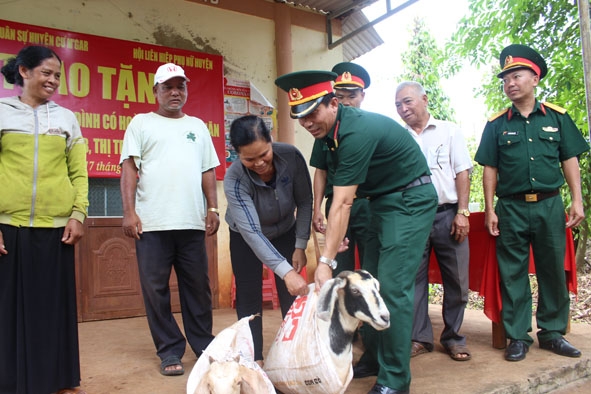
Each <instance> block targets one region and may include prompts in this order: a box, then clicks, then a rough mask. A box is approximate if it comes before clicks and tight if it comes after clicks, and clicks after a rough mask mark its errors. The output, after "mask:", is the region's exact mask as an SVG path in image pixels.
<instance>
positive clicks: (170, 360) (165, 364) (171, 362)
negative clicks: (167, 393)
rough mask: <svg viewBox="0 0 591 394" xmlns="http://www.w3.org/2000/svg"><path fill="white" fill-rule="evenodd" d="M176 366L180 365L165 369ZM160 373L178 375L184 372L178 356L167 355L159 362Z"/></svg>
mask: <svg viewBox="0 0 591 394" xmlns="http://www.w3.org/2000/svg"><path fill="white" fill-rule="evenodd" d="M176 366H180V368H172V369H167V368H169V367H176ZM160 373H161V374H162V375H164V376H178V375H182V374H184V373H185V368H184V367H183V363H182V362H181V359H180V358H178V357H177V356H168V357H166V358H165V359H164V360H162V362H161V363H160Z"/></svg>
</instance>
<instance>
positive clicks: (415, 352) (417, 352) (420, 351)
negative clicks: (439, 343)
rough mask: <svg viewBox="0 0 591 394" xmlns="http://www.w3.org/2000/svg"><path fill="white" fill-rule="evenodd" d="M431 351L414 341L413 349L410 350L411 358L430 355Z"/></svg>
mask: <svg viewBox="0 0 591 394" xmlns="http://www.w3.org/2000/svg"><path fill="white" fill-rule="evenodd" d="M429 352H430V350H429V349H427V348H426V347H425V345H423V344H422V343H421V342H415V341H412V347H411V348H410V356H411V357H416V356H418V355H420V354H425V353H429Z"/></svg>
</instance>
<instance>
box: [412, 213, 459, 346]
mask: <svg viewBox="0 0 591 394" xmlns="http://www.w3.org/2000/svg"><path fill="white" fill-rule="evenodd" d="M456 213H457V209H455V208H450V209H447V210H444V211H441V212H438V213H436V214H435V221H434V222H433V227H432V229H431V233H430V234H429V239H428V240H427V245H426V247H425V251H424V254H423V261H422V262H421V266H420V267H419V272H418V273H417V278H416V282H415V300H414V319H413V328H412V340H413V341H416V342H421V343H423V345H424V346H425V347H426V348H427V349H429V350H433V326H432V325H431V319H429V258H430V255H431V251H432V250H433V251H434V252H435V256H436V257H437V261H438V263H439V269H440V271H441V279H442V282H443V291H444V294H443V308H442V314H443V322H444V328H443V332H442V333H441V338H440V342H441V345H442V346H443V347H444V348H447V347H448V346H451V345H456V344H457V345H465V343H466V337H464V336H463V335H460V333H459V332H460V328H461V326H462V322H463V320H464V310H465V308H466V304H467V303H468V283H469V276H468V269H469V263H470V249H469V246H468V238H466V239H464V242H462V243H461V244H459V243H458V242H457V241H455V240H454V238H453V236H452V235H451V234H450V231H451V226H452V223H453V220H454V218H455V216H456Z"/></svg>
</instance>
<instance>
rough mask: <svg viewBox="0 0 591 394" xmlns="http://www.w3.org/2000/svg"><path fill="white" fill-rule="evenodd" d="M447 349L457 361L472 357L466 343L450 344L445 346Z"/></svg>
mask: <svg viewBox="0 0 591 394" xmlns="http://www.w3.org/2000/svg"><path fill="white" fill-rule="evenodd" d="M445 351H446V352H447V354H449V356H450V357H451V358H452V360H455V361H468V360H470V359H471V358H472V355H471V354H470V350H468V347H467V346H466V345H450V346H447V347H446V348H445ZM462 355H463V356H462Z"/></svg>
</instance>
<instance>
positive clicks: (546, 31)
mask: <svg viewBox="0 0 591 394" xmlns="http://www.w3.org/2000/svg"><path fill="white" fill-rule="evenodd" d="M510 43H520V44H525V45H530V46H532V47H533V48H535V49H536V50H537V51H539V52H540V54H542V56H543V57H544V59H545V60H546V62H547V63H548V75H547V76H546V77H545V78H544V79H543V80H542V81H541V83H540V85H539V87H538V90H537V96H538V99H540V100H541V101H550V102H553V103H555V104H558V105H560V106H562V107H564V108H566V109H567V110H568V113H569V114H570V115H571V117H572V118H573V120H574V121H575V123H576V124H577V126H578V127H579V128H580V129H581V130H582V131H583V133H584V135H585V136H586V137H589V119H588V118H587V113H586V107H585V105H584V103H585V84H584V76H583V61H582V50H581V35H580V30H579V20H578V9H577V6H576V2H574V1H573V0H554V1H546V0H472V1H471V2H470V8H469V13H468V15H467V16H465V17H464V18H463V19H462V20H461V21H460V24H459V27H458V30H457V31H456V33H455V34H454V35H453V36H452V38H451V40H450V42H449V43H448V45H447V46H446V52H447V55H448V57H449V58H451V59H454V58H456V59H457V58H468V59H469V60H470V62H471V63H472V64H474V65H476V66H477V67H485V68H486V69H489V70H490V72H489V73H488V75H489V78H488V79H487V80H485V81H484V82H483V85H482V88H481V89H480V90H479V91H478V92H477V94H479V95H481V96H483V97H484V98H485V102H486V104H487V106H488V108H489V109H490V113H491V114H492V113H494V112H496V111H499V110H501V109H502V108H504V107H507V106H508V105H509V103H508V100H507V98H506V97H505V96H504V94H503V92H502V89H501V88H500V81H499V79H498V78H496V74H497V73H498V70H499V68H500V64H499V58H498V56H499V53H500V52H501V50H502V49H503V48H504V47H505V46H506V45H508V44H510ZM589 165H590V159H589V154H584V155H583V156H582V157H581V161H580V166H581V176H582V189H583V200H584V201H583V203H584V206H585V211H586V213H587V219H586V221H585V222H584V223H583V225H582V226H581V227H580V228H579V230H578V239H579V242H578V247H577V266H578V267H579V268H581V267H583V264H584V260H583V258H584V256H585V251H586V244H587V239H588V234H589V230H590V224H591V219H590V217H591V215H590V212H591V171H589ZM563 189H564V190H563V195H564V197H565V200H566V203H567V204H568V203H569V202H570V195H569V193H568V189H567V188H566V187H565V188H563Z"/></svg>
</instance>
